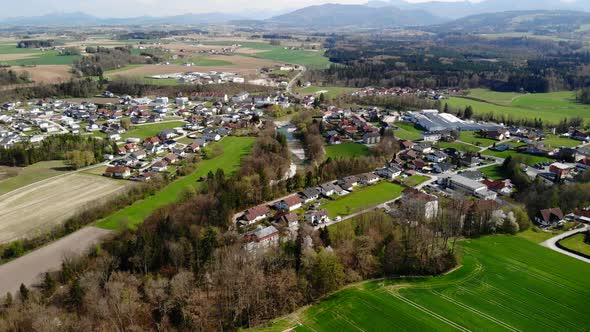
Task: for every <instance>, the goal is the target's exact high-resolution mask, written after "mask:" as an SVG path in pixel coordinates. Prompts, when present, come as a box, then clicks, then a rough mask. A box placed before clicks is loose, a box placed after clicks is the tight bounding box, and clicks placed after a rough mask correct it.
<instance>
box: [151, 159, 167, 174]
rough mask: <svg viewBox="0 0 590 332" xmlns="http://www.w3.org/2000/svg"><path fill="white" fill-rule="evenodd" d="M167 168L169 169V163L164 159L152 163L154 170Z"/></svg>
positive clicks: (158, 170) (162, 170)
mask: <svg viewBox="0 0 590 332" xmlns="http://www.w3.org/2000/svg"><path fill="white" fill-rule="evenodd" d="M167 169H168V163H167V162H166V161H164V160H160V161H158V162H155V163H154V164H153V165H152V170H154V171H155V172H166V170H167Z"/></svg>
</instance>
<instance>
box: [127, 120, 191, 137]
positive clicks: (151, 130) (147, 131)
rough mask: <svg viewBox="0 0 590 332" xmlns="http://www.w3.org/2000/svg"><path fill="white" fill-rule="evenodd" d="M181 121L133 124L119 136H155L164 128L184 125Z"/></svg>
mask: <svg viewBox="0 0 590 332" xmlns="http://www.w3.org/2000/svg"><path fill="white" fill-rule="evenodd" d="M184 124H185V123H184V122H183V121H173V122H163V123H154V124H147V125H141V126H134V127H132V128H131V129H130V130H128V131H127V132H125V133H124V134H122V135H121V138H129V137H137V138H141V139H144V138H148V137H152V136H156V135H157V134H158V133H159V132H161V131H162V130H164V129H172V128H176V127H182V126H184Z"/></svg>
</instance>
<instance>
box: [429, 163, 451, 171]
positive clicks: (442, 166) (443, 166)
mask: <svg viewBox="0 0 590 332" xmlns="http://www.w3.org/2000/svg"><path fill="white" fill-rule="evenodd" d="M453 169H455V165H453V164H451V163H446V162H445V163H436V164H435V165H434V166H433V167H432V170H433V171H434V172H435V173H439V174H440V173H445V172H448V171H452V170H453Z"/></svg>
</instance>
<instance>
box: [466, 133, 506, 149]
mask: <svg viewBox="0 0 590 332" xmlns="http://www.w3.org/2000/svg"><path fill="white" fill-rule="evenodd" d="M459 140H460V141H461V142H465V143H469V144H473V145H478V146H482V147H483V146H490V145H493V144H494V143H498V141H496V140H493V139H489V138H482V137H479V136H478V135H477V133H475V132H474V131H462V132H461V133H460V134H459Z"/></svg>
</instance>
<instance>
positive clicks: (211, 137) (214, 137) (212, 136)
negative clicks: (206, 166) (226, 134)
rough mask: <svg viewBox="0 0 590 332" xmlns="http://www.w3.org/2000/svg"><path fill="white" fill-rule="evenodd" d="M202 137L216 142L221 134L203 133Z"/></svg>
mask: <svg viewBox="0 0 590 332" xmlns="http://www.w3.org/2000/svg"><path fill="white" fill-rule="evenodd" d="M202 138H203V139H204V140H205V141H208V142H217V141H219V140H220V139H221V136H220V135H219V134H217V133H204V134H203V137H202Z"/></svg>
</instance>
